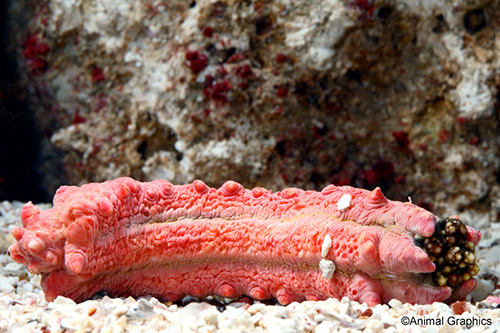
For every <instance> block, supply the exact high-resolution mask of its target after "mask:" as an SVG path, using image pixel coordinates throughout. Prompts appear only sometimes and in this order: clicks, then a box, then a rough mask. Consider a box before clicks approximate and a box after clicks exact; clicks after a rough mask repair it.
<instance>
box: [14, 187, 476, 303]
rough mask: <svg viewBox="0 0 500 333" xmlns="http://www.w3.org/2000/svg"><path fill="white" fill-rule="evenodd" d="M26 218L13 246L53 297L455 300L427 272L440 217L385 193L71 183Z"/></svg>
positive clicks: (31, 208)
mask: <svg viewBox="0 0 500 333" xmlns="http://www.w3.org/2000/svg"><path fill="white" fill-rule="evenodd" d="M341 199H342V200H343V201H342V203H341V204H338V202H339V200H341ZM21 217H22V221H23V225H24V228H19V229H15V230H14V231H13V235H14V237H15V238H16V239H17V240H18V242H17V243H15V244H13V245H12V246H11V247H10V249H9V251H10V252H11V255H12V257H13V258H14V259H15V260H16V261H18V262H21V263H23V264H25V265H27V266H28V267H29V269H30V271H31V272H33V273H41V274H42V287H43V290H44V291H45V295H46V299H47V300H53V299H54V298H56V297H57V296H58V295H64V296H67V297H70V298H72V299H74V300H76V301H82V300H84V299H87V298H89V297H91V296H92V295H94V294H95V293H96V292H99V291H106V292H108V293H110V294H112V295H119V296H125V295H132V296H140V295H154V296H157V297H160V298H163V299H166V300H176V299H178V298H180V297H182V296H184V295H186V294H189V295H193V296H198V297H203V296H207V295H211V294H217V295H220V296H224V297H237V296H240V295H249V296H251V297H252V298H255V299H261V300H262V299H270V298H276V299H278V301H279V302H280V303H282V304H288V303H290V302H292V301H302V300H306V299H307V300H318V299H325V298H328V297H337V298H341V297H343V296H347V297H349V298H351V299H353V300H359V301H361V302H367V303H368V304H378V303H381V302H387V301H388V300H390V299H391V298H398V299H400V300H401V301H404V302H411V303H431V302H433V301H444V300H446V299H448V298H449V297H450V295H451V289H450V288H449V287H435V286H429V285H424V284H423V283H422V274H419V273H429V272H432V271H434V269H435V266H434V264H433V263H432V262H431V261H430V259H429V257H428V256H427V254H425V252H424V251H423V250H422V249H421V248H420V247H418V246H416V245H415V244H414V236H415V234H420V235H422V236H426V237H428V236H430V235H432V233H433V232H434V225H435V223H436V221H437V217H435V216H434V215H432V214H431V213H430V212H428V211H426V210H424V209H422V208H419V207H417V206H415V205H412V204H411V203H401V202H396V201H390V200H387V199H386V198H385V197H384V196H383V195H382V193H381V191H380V189H375V190H373V191H371V192H370V191H366V190H361V189H355V188H352V187H347V186H345V187H335V186H333V185H331V186H328V187H326V188H325V189H323V191H322V192H315V191H303V190H300V189H295V188H289V189H285V190H283V191H281V192H276V193H272V192H271V191H268V190H266V189H263V188H254V189H253V190H247V189H244V188H243V187H242V186H241V185H240V184H238V183H236V182H232V181H228V182H226V183H225V184H224V185H222V186H221V187H220V188H219V189H215V188H210V187H208V186H206V185H205V184H204V183H203V182H201V181H195V182H193V183H192V184H187V185H181V186H174V185H172V184H170V183H169V182H166V181H162V180H158V181H153V182H149V183H141V182H137V181H135V180H133V179H130V178H119V179H117V180H114V181H110V182H105V183H101V184H87V185H84V186H82V187H75V186H65V187H62V188H61V189H59V190H58V192H57V193H56V196H55V198H54V207H53V208H51V209H49V210H46V211H43V212H40V211H39V210H38V208H36V207H35V206H33V205H32V204H31V203H28V204H27V205H26V206H25V207H24V208H23V212H22V216H21ZM469 231H470V233H471V236H470V238H471V239H474V238H473V237H476V238H478V236H477V232H475V231H474V230H473V229H470V230H469ZM477 240H478V239H477ZM322 260H323V262H324V263H326V264H327V265H326V266H325V267H329V271H328V272H325V271H324V269H323V271H322V268H320V261H322ZM325 276H326V277H328V278H325Z"/></svg>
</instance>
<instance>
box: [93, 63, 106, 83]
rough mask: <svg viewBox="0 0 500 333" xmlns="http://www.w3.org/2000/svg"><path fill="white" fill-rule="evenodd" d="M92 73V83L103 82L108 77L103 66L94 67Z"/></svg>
mask: <svg viewBox="0 0 500 333" xmlns="http://www.w3.org/2000/svg"><path fill="white" fill-rule="evenodd" d="M91 75H92V78H91V81H92V83H98V82H102V81H104V80H105V79H106V76H105V75H104V71H103V70H102V68H100V67H97V66H95V67H94V68H92V72H91Z"/></svg>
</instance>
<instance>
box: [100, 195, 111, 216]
mask: <svg viewBox="0 0 500 333" xmlns="http://www.w3.org/2000/svg"><path fill="white" fill-rule="evenodd" d="M97 207H98V208H99V211H100V213H101V214H102V216H110V215H111V214H112V213H113V204H112V203H111V201H110V200H109V199H108V198H106V197H104V198H102V199H101V200H99V201H98V202H97Z"/></svg>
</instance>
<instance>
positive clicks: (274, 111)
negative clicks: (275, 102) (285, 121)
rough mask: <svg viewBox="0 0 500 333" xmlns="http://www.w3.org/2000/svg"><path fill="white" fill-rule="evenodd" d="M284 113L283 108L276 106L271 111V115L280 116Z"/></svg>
mask: <svg viewBox="0 0 500 333" xmlns="http://www.w3.org/2000/svg"><path fill="white" fill-rule="evenodd" d="M283 111H284V108H283V107H282V106H278V107H276V108H274V110H273V114H275V115H277V116H279V115H280V114H282V113H283Z"/></svg>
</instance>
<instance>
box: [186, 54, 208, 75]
mask: <svg viewBox="0 0 500 333" xmlns="http://www.w3.org/2000/svg"><path fill="white" fill-rule="evenodd" d="M185 64H186V66H187V67H188V68H189V69H190V70H191V71H192V72H193V73H194V74H198V73H200V72H201V71H202V70H204V69H205V68H206V67H207V65H208V57H207V56H206V55H204V54H203V53H200V52H198V51H187V52H186V62H185Z"/></svg>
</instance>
